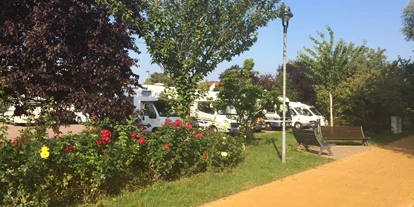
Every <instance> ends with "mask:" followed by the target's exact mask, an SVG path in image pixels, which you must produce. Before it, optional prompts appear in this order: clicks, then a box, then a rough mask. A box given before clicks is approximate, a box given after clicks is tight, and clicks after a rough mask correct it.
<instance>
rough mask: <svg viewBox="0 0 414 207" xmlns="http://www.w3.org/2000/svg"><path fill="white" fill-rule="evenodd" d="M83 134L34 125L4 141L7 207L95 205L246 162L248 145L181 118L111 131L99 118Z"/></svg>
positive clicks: (0, 176)
mask: <svg viewBox="0 0 414 207" xmlns="http://www.w3.org/2000/svg"><path fill="white" fill-rule="evenodd" d="M92 117H93V118H92V119H91V120H90V121H89V122H87V123H85V127H86V129H85V130H83V131H82V132H80V133H79V134H71V133H69V134H66V135H62V136H59V135H57V136H55V138H54V139H48V138H47V134H46V129H47V127H46V126H39V127H35V128H30V127H28V128H27V129H25V130H22V131H21V134H20V136H19V137H17V138H16V139H14V140H7V139H6V136H4V131H3V133H2V134H1V136H0V138H1V140H0V199H1V200H0V205H4V206H19V205H20V206H48V205H59V204H64V205H67V204H68V201H71V202H69V203H73V202H72V201H74V200H78V201H83V202H87V203H91V202H95V201H96V200H97V199H98V198H99V197H100V196H102V195H105V194H113V193H119V192H120V191H122V190H124V189H134V188H136V187H142V186H144V185H148V184H150V183H151V182H154V181H157V180H159V179H162V180H174V179H178V178H181V177H183V176H190V175H193V174H196V173H199V172H203V171H207V170H211V171H219V170H223V169H224V168H226V167H232V166H235V165H236V164H237V163H238V162H239V161H240V160H241V159H242V151H243V143H242V142H241V141H240V139H239V138H237V137H230V136H227V135H224V134H221V133H213V132H212V131H208V130H199V129H194V128H193V127H192V125H191V124H183V123H182V122H181V121H180V120H177V121H175V122H171V120H167V121H166V123H165V125H164V126H163V127H161V128H159V130H158V131H156V132H155V133H151V134H149V133H147V132H145V129H137V128H136V127H135V125H134V123H135V120H134V119H129V120H127V124H115V125H113V126H112V127H111V124H109V123H110V121H109V120H108V119H103V120H98V118H97V117H96V116H92Z"/></svg>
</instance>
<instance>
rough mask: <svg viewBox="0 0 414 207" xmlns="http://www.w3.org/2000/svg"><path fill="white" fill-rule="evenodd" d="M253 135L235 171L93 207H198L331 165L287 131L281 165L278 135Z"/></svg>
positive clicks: (164, 185)
mask: <svg viewBox="0 0 414 207" xmlns="http://www.w3.org/2000/svg"><path fill="white" fill-rule="evenodd" d="M255 135H256V136H255V137H256V139H255V140H254V141H253V142H252V143H251V144H249V145H248V146H247V147H246V150H245V160H244V161H243V162H242V163H240V164H239V166H237V167H236V168H233V169H230V170H227V171H225V172H221V173H212V172H207V173H202V174H198V175H196V176H193V177H191V178H185V179H181V180H178V181H175V182H165V183H157V184H154V185H152V186H150V187H147V188H144V189H141V190H137V191H135V192H124V193H122V194H121V195H119V196H117V197H110V198H109V197H108V198H104V199H102V200H101V201H99V202H98V203H97V204H96V205H94V206H110V207H115V206H151V207H153V206H170V207H171V206H186V207H187V206H200V205H202V204H204V203H208V202H211V201H214V200H217V199H220V198H222V197H225V196H229V195H231V194H235V193H237V192H240V191H243V190H247V189H250V188H253V187H255V186H259V185H263V184H266V183H269V182H271V181H274V180H278V179H281V178H283V177H286V176H289V175H293V174H296V173H298V172H301V171H305V170H307V169H311V168H314V167H316V166H319V165H323V164H325V163H328V162H331V161H332V160H331V159H329V158H324V157H319V156H317V155H315V154H311V153H307V152H304V151H302V150H299V149H296V141H295V139H294V138H293V135H292V133H291V132H290V131H288V132H287V134H286V163H282V162H281V158H280V154H281V144H282V143H281V132H271V133H257V134H255Z"/></svg>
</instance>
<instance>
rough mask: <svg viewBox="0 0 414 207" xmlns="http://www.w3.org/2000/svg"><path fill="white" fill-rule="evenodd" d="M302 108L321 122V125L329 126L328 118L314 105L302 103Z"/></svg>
mask: <svg viewBox="0 0 414 207" xmlns="http://www.w3.org/2000/svg"><path fill="white" fill-rule="evenodd" d="M301 107H302V110H303V111H304V112H305V113H306V114H308V115H309V116H311V117H312V118H313V119H314V120H316V121H317V122H319V124H320V125H321V126H328V120H326V119H325V117H323V116H322V114H321V112H319V111H318V110H317V109H316V108H315V107H314V106H309V105H307V104H302V106H301Z"/></svg>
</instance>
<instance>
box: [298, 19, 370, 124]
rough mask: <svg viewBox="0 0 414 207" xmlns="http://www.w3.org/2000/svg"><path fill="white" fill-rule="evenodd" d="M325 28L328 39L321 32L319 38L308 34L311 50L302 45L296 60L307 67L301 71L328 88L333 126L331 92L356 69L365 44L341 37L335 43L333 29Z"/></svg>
mask: <svg viewBox="0 0 414 207" xmlns="http://www.w3.org/2000/svg"><path fill="white" fill-rule="evenodd" d="M326 28H327V30H328V33H329V40H325V34H324V33H322V32H317V33H318V35H319V37H320V38H321V40H317V39H316V38H314V37H312V36H309V39H310V40H311V41H312V42H313V43H314V44H315V45H314V46H313V50H312V49H310V48H307V47H304V52H302V51H299V52H298V56H297V60H298V61H299V62H301V63H302V64H303V65H304V66H306V67H307V68H309V71H306V70H303V72H304V73H305V74H306V75H308V76H309V77H310V78H311V79H312V80H313V82H314V83H315V84H317V85H321V86H323V87H324V88H326V89H327V90H328V92H329V102H330V107H329V108H330V117H331V120H330V123H331V126H333V124H334V123H333V108H332V103H333V100H332V93H334V92H335V90H336V88H337V85H338V84H339V83H341V82H342V81H343V80H345V79H346V78H347V77H348V74H349V73H350V72H352V71H354V70H355V69H356V65H357V63H358V61H359V60H360V58H361V57H363V53H364V52H365V49H364V48H365V46H364V45H362V46H358V47H355V45H354V44H353V43H349V44H346V43H345V40H343V39H340V40H339V42H337V43H336V44H335V42H334V32H333V30H332V29H331V27H329V26H326ZM299 67H300V66H298V68H299Z"/></svg>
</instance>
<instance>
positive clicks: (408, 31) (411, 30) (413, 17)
mask: <svg viewBox="0 0 414 207" xmlns="http://www.w3.org/2000/svg"><path fill="white" fill-rule="evenodd" d="M401 18H402V22H403V28H402V29H401V31H402V33H403V34H404V36H405V40H407V41H410V40H414V0H411V1H409V2H408V3H407V5H406V6H405V8H404V11H403V13H402V15H401Z"/></svg>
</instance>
